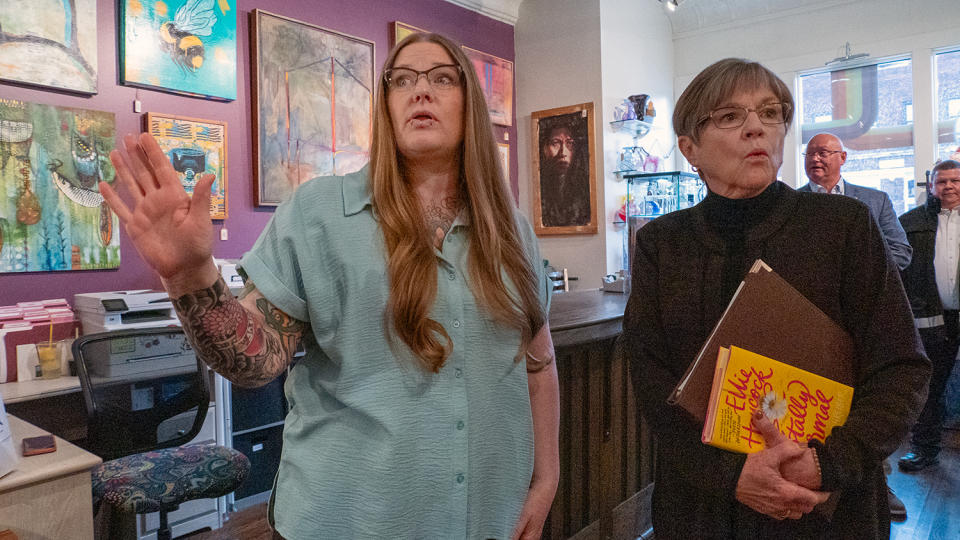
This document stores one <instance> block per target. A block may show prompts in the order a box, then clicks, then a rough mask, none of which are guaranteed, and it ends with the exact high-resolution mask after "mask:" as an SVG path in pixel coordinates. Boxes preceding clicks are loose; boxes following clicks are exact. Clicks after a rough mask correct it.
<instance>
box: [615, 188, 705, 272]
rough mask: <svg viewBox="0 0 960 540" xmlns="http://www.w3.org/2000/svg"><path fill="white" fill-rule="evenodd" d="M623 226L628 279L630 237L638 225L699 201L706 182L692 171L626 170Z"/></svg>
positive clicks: (630, 249)
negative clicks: (647, 171) (650, 171)
mask: <svg viewBox="0 0 960 540" xmlns="http://www.w3.org/2000/svg"><path fill="white" fill-rule="evenodd" d="M623 179H624V181H626V183H627V202H626V212H625V214H626V227H625V228H624V235H623V241H624V246H623V267H624V268H625V269H626V270H627V272H626V273H627V276H626V277H627V283H629V282H630V281H629V279H630V268H631V262H632V261H633V250H634V238H635V236H636V233H637V231H638V230H639V229H640V227H643V226H644V225H645V224H647V223H649V222H650V221H651V220H653V219H656V218H657V217H660V216H662V215H664V214H669V213H670V212H674V211H676V210H683V209H684V208H690V207H691V206H693V205H695V204H697V203H699V202H700V201H702V200H703V198H704V197H705V196H706V195H707V186H706V185H705V184H704V183H703V181H702V180H700V177H699V176H697V175H696V174H693V173H688V172H680V171H664V172H654V173H627V174H624V175H623Z"/></svg>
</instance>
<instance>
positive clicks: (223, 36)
mask: <svg viewBox="0 0 960 540" xmlns="http://www.w3.org/2000/svg"><path fill="white" fill-rule="evenodd" d="M0 1H2V0H0ZM236 5H237V0H123V2H122V9H123V15H122V17H121V20H122V24H123V26H122V29H121V30H122V33H123V41H122V43H123V47H122V48H121V63H122V66H121V73H122V81H123V84H126V85H131V86H142V87H146V88H153V89H160V90H167V91H171V92H176V93H179V94H185V95H190V96H194V97H206V98H209V99H218V100H226V101H229V100H233V99H236V97H237V10H236Z"/></svg>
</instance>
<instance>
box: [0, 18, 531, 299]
mask: <svg viewBox="0 0 960 540" xmlns="http://www.w3.org/2000/svg"><path fill="white" fill-rule="evenodd" d="M117 4H118V2H115V1H114V0H98V2H97V20H98V24H97V29H98V32H99V36H98V40H99V49H98V51H97V54H98V73H99V85H98V86H99V93H98V94H96V95H94V96H91V97H79V96H75V95H71V94H64V93H58V92H54V91H46V90H37V89H33V88H28V87H24V86H15V85H10V84H4V83H0V97H3V98H9V99H18V100H23V101H30V102H36V103H45V104H51V105H60V106H66V107H81V108H87V109H96V110H102V111H109V112H113V113H115V114H116V119H117V133H118V134H120V135H122V134H124V133H133V132H139V131H140V129H141V126H142V120H141V114H140V113H134V112H133V100H134V98H135V97H136V96H139V99H140V101H141V103H142V106H143V108H142V112H143V113H146V112H160V113H169V114H177V115H182V116H190V117H194V118H204V119H211V120H225V121H226V122H227V128H228V135H227V144H228V148H227V156H228V158H227V159H228V170H229V173H228V177H227V189H228V193H227V200H228V205H229V208H228V216H229V218H228V219H226V220H223V221H219V220H218V221H215V222H214V228H215V229H216V230H219V229H220V227H226V228H227V230H228V232H229V240H227V241H220V240H217V241H216V242H215V245H214V255H215V256H217V257H223V258H238V257H240V256H241V255H242V254H243V253H244V252H245V251H246V250H248V249H249V248H250V247H251V246H252V245H253V242H254V241H255V240H256V239H257V236H258V235H259V234H260V231H261V230H262V229H263V227H264V225H266V223H267V220H268V219H269V218H270V215H271V213H272V210H273V209H272V208H259V209H258V208H254V206H253V187H252V168H253V160H252V157H251V137H252V134H251V131H250V129H251V118H250V114H251V113H250V102H249V99H250V53H249V51H250V44H249V27H250V25H249V19H248V17H249V13H250V11H252V10H253V9H263V10H266V11H270V12H272V13H276V14H278V15H284V16H287V17H291V18H294V19H299V20H302V21H305V22H309V23H311V24H315V25H318V26H322V27H324V28H328V29H331V30H336V31H338V32H343V33H346V34H350V35H353V36H357V37H361V38H364V39H369V40H371V41H373V42H375V43H376V59H375V63H374V64H375V66H376V67H377V73H378V74H379V70H380V66H381V65H382V64H383V60H384V58H386V55H387V52H388V51H389V48H390V41H391V39H390V36H391V33H392V31H393V29H392V24H391V23H392V22H393V21H402V22H405V23H407V24H411V25H413V26H416V27H419V28H424V29H427V30H431V31H434V32H438V33H441V34H445V35H447V36H449V37H451V38H453V39H454V40H455V41H459V42H460V43H462V44H463V45H466V46H468V47H472V48H474V49H478V50H481V51H484V52H488V53H490V54H493V55H496V56H499V57H501V58H506V59H508V60H511V61H512V60H513V59H514V49H513V26H511V25H509V24H506V23H502V22H499V21H496V20H493V19H490V18H488V17H485V16H483V15H480V14H478V13H475V12H473V11H469V10H467V9H464V8H461V7H459V6H456V5H453V4H450V3H448V2H445V1H443V0H407V1H404V2H395V1H392V0H349V1H343V0H259V1H252V0H238V6H237V8H238V20H237V49H238V52H237V57H238V64H239V65H238V66H237V67H238V69H237V72H238V83H237V84H238V88H237V100H236V101H233V102H229V103H221V102H215V101H207V100H204V99H197V98H189V97H182V96H178V95H174V94H167V93H164V92H156V91H151V90H143V89H139V90H138V89H136V88H130V87H125V86H120V85H119V84H118V81H119V78H118V75H117V72H118V64H119V59H118V46H117V35H118V32H117V24H116V20H117V9H118V8H117ZM514 103H516V98H514ZM514 108H515V107H514ZM513 124H514V125H513V127H510V128H504V127H501V126H494V130H495V133H496V134H497V137H498V140H500V141H501V142H502V141H503V136H504V133H508V134H509V143H510V169H511V171H510V177H511V182H510V183H511V185H512V187H513V191H514V196H515V197H516V196H517V148H516V141H517V129H516V114H514V119H513ZM122 228H123V227H122V226H121V229H122ZM120 242H121V250H122V251H121V260H122V262H121V264H120V268H119V269H117V270H90V271H74V272H34V273H24V274H8V273H4V274H0V305H7V304H13V303H16V302H22V301H28V300H39V299H43V298H61V297H62V298H66V299H67V300H68V301H69V302H70V304H71V305H73V295H74V294H75V293H81V292H93V291H113V290H121V289H138V288H154V287H159V286H160V280H159V279H158V278H157V277H156V275H155V274H154V273H153V271H152V270H150V269H149V268H147V266H146V265H145V264H144V263H143V261H141V259H140V257H139V256H138V255H137V253H136V250H135V249H134V247H133V245H132V244H131V243H130V241H129V239H128V238H127V237H126V234H125V232H121V240H120Z"/></svg>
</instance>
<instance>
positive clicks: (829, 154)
mask: <svg viewBox="0 0 960 540" xmlns="http://www.w3.org/2000/svg"><path fill="white" fill-rule="evenodd" d="M846 162H847V153H846V151H844V149H843V143H841V142H840V139H838V138H837V137H836V136H834V135H831V134H830V133H819V134H817V135H814V136H813V137H812V138H811V139H810V141H809V142H808V143H807V151H806V153H804V161H803V168H804V170H805V171H806V172H807V178H808V179H809V180H810V182H809V183H808V184H806V185H805V186H803V187H801V188H800V189H799V191H815V192H819V193H833V194H837V195H846V196H847V197H853V198H854V199H857V200H858V201H860V202H862V203H864V204H866V205H867V206H868V207H870V214H871V215H873V219H875V220H876V221H877V225H879V226H880V231H881V232H882V233H883V239H884V240H886V242H887V247H888V248H890V254H891V256H892V257H893V261H894V262H895V263H896V265H897V268H899V269H900V270H903V269H904V268H906V267H907V266H908V265H909V264H910V258H911V256H912V255H913V248H912V247H911V246H910V243H909V242H908V241H907V235H906V233H904V232H903V227H902V226H901V225H900V220H898V219H897V213H896V212H894V211H893V203H891V202H890V197H889V196H888V195H887V194H886V193H884V192H882V191H880V190H879V189H873V188H868V187H865V186H857V185H854V184H850V183H848V182H845V181H844V180H843V177H841V176H840V168H841V167H843V164H844V163H846ZM890 468H891V467H890V462H889V461H888V460H884V462H883V469H884V471H885V472H886V473H887V474H890ZM887 503H888V504H889V505H890V519H891V520H892V521H905V520H906V519H907V507H906V506H905V505H904V504H903V501H901V500H900V499H899V498H898V497H897V496H896V495H895V494H894V493H893V490H891V489H890V488H889V487H888V488H887Z"/></svg>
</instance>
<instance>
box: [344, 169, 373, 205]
mask: <svg viewBox="0 0 960 540" xmlns="http://www.w3.org/2000/svg"><path fill="white" fill-rule="evenodd" d="M340 181H341V186H342V190H343V215H344V216H352V215H354V214H359V213H360V212H361V211H363V209H364V208H366V207H367V206H370V205H372V204H373V201H372V200H371V198H370V165H369V164H367V165H364V166H363V168H362V169H360V170H359V171H357V172H355V173H351V174H348V175H346V176H343V177H341V179H340Z"/></svg>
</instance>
